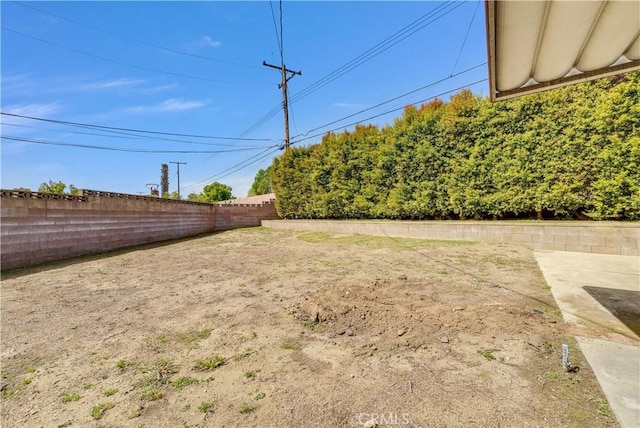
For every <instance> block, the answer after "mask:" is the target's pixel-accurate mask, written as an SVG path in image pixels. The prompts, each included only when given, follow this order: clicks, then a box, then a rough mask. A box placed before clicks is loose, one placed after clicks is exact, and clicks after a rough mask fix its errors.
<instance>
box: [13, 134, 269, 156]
mask: <svg viewBox="0 0 640 428" xmlns="http://www.w3.org/2000/svg"><path fill="white" fill-rule="evenodd" d="M0 139H3V140H9V141H17V142H22V143H30V144H44V145H49V146H63V147H76V148H83V149H96V150H109V151H115V152H133V153H228V152H240V151H248V150H260V149H261V148H262V147H243V148H237V149H227V150H155V149H135V148H128V147H113V146H96V145H92V144H76V143H61V142H57V141H48V140H36V139H33V138H22V137H13V136H10V135H2V136H0Z"/></svg>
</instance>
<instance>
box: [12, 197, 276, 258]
mask: <svg viewBox="0 0 640 428" xmlns="http://www.w3.org/2000/svg"><path fill="white" fill-rule="evenodd" d="M0 203H1V205H0V212H1V224H0V228H1V241H0V253H1V263H2V264H1V268H2V269H3V270H5V269H13V268H19V267H24V266H31V265H35V264H38V263H43V262H48V261H53V260H60V259H65V258H71V257H76V256H81V255H86V254H93V253H100V252H105V251H111V250H115V249H118V248H125V247H131V246H135V245H141V244H147V243H151V242H159V241H165V240H169V239H177V238H184V237H189V236H195V235H198V234H201V233H209V232H214V231H217V230H229V229H235V228H238V227H249V226H259V225H260V222H261V220H264V219H275V218H278V217H277V214H276V210H275V207H274V204H273V201H269V202H264V203H260V204H236V205H228V206H220V205H212V204H206V203H199V202H189V201H177V200H171V199H162V198H157V197H152V196H139V195H127V194H122V193H113V192H101V191H94V190H82V191H81V195H79V196H69V195H50V194H42V193H37V192H22V191H14V190H1V191H0Z"/></svg>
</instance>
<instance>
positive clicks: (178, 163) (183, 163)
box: [169, 161, 187, 199]
mask: <svg viewBox="0 0 640 428" xmlns="http://www.w3.org/2000/svg"><path fill="white" fill-rule="evenodd" d="M169 163H175V164H176V165H178V199H180V165H186V164H187V163H186V162H171V161H170V162H169Z"/></svg>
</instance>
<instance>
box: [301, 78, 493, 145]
mask: <svg viewBox="0 0 640 428" xmlns="http://www.w3.org/2000/svg"><path fill="white" fill-rule="evenodd" d="M487 80H489V79H488V78H486V77H485V78H484V79H481V80H476V81H475V82H471V83H468V84H466V85H462V86H459V87H457V88H455V89H451V90H449V91H446V92H441V93H439V94H438V95H434V96H432V97H429V98H425V99H424V100H420V101H417V102H415V103H412V104H413V105H415V104H422V103H425V102H427V101H431V100H433V99H435V98H438V97H441V96H443V95H447V94H450V93H451V92H455V91H459V90H461V89H464V88H466V87H469V86H472V85H477V84H478V83H482V82H486V81H487ZM405 107H406V106H405ZM405 107H399V108H394V109H391V110H387V111H385V112H383V113H380V114H376V115H374V116H370V117H367V118H364V119H362V120H358V121H356V122H352V123H349V124H347V125H343V126H339V127H337V128H333V129H330V130H328V131H324V132H321V133H319V134H315V135H311V136H309V137H305V138H301V139H299V140H298V141H293V142H291V145H293V144H298V143H300V142H302V141H306V140H310V139H311V138H316V137H319V136H321V135H325V134H326V133H328V132H334V131H337V130H340V129H344V128H346V127H348V126H353V125H357V124H359V123H362V122H364V121H366V120H371V119H375V118H378V117H380V116H384V115H386V114H389V113H393V112H396V111H399V110H403V109H404V108H405ZM337 122H340V120H338V121H337ZM333 123H335V121H334V122H333ZM320 128H322V127H320ZM316 129H319V128H316Z"/></svg>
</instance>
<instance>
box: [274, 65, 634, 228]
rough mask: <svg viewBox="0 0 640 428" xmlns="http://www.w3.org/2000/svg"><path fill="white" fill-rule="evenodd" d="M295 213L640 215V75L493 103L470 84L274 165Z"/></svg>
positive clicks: (288, 212) (279, 192)
mask: <svg viewBox="0 0 640 428" xmlns="http://www.w3.org/2000/svg"><path fill="white" fill-rule="evenodd" d="M271 180H272V185H273V189H274V191H275V192H276V196H277V198H276V206H277V209H278V212H279V214H280V216H281V217H283V218H334V219H341V218H391V219H431V218H435V219H440V218H462V219H465V218H477V219H480V218H514V217H538V218H542V217H543V216H544V217H553V218H586V217H589V218H593V219H614V220H639V219H640V73H639V72H634V73H628V74H626V75H623V76H616V77H613V78H605V79H600V80H597V81H592V82H586V83H582V84H579V85H573V86H569V87H565V88H560V89H556V90H551V91H547V92H542V93H539V94H534V95H529V96H524V97H521V98H517V99H514V100H509V101H504V102H498V103H491V102H490V101H489V100H488V99H486V98H482V97H479V96H476V95H473V94H472V93H471V92H469V91H462V92H460V93H458V94H456V95H454V96H452V97H451V100H450V101H449V102H447V103H445V102H443V101H440V100H434V101H432V102H431V103H429V104H425V105H422V106H421V107H420V108H416V107H413V106H409V107H407V108H406V109H405V111H404V114H403V115H402V116H401V117H399V118H397V119H396V120H395V121H394V123H393V124H392V125H388V126H385V127H384V128H382V129H379V128H378V127H376V126H371V125H370V126H356V128H355V129H354V130H353V131H352V132H343V133H340V134H334V133H329V134H326V135H325V136H324V137H323V139H322V142H321V143H319V144H315V145H312V146H309V147H300V148H292V149H291V150H289V151H287V152H286V153H284V154H283V155H282V156H280V157H278V158H276V159H275V160H274V163H273V168H272V175H271Z"/></svg>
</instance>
